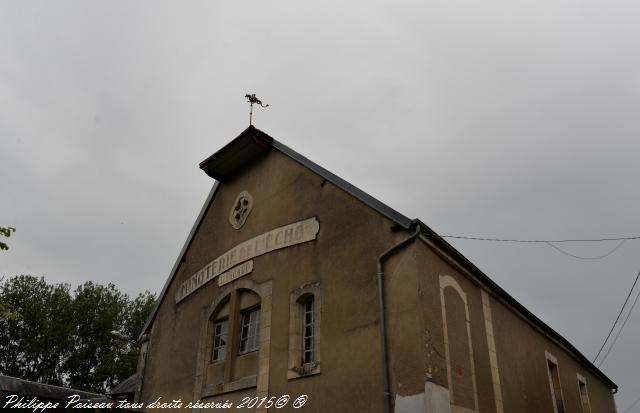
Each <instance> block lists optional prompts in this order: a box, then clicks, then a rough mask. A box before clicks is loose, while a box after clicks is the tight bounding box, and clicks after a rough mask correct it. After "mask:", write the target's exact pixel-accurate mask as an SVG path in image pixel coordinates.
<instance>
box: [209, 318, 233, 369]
mask: <svg viewBox="0 0 640 413" xmlns="http://www.w3.org/2000/svg"><path fill="white" fill-rule="evenodd" d="M228 326H229V321H228V320H219V321H216V322H215V324H214V325H213V332H214V333H213V351H212V354H211V360H212V361H220V360H224V358H225V355H226V348H227V329H228Z"/></svg>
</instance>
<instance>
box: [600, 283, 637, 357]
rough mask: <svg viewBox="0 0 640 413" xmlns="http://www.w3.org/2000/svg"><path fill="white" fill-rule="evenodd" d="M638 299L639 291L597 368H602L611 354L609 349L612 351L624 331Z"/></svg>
mask: <svg viewBox="0 0 640 413" xmlns="http://www.w3.org/2000/svg"><path fill="white" fill-rule="evenodd" d="M638 297H640V291H638V294H636V299H635V300H633V304H632V305H631V309H630V310H629V312H628V313H627V316H626V317H625V319H624V321H623V322H622V326H621V327H620V330H618V333H617V334H616V336H615V337H614V338H613V341H612V342H611V345H610V346H609V350H607V352H606V353H605V354H604V356H603V357H602V360H600V363H598V367H600V366H602V363H604V361H605V360H606V359H607V356H608V355H609V353H611V349H613V346H615V345H616V341H618V337H620V334H622V330H624V326H625V325H627V321H629V318H631V313H633V309H634V308H635V306H636V303H637V302H638Z"/></svg>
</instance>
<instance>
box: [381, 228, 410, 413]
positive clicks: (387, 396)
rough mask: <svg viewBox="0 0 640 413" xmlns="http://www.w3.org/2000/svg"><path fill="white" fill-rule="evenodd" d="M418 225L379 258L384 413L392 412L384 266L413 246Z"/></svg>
mask: <svg viewBox="0 0 640 413" xmlns="http://www.w3.org/2000/svg"><path fill="white" fill-rule="evenodd" d="M414 224H415V225H416V230H415V232H414V233H413V234H412V235H410V236H409V238H406V239H405V240H403V241H400V242H399V243H397V244H396V245H394V246H393V247H391V248H389V249H388V250H386V251H385V252H383V253H382V254H381V255H380V256H379V257H378V262H377V264H378V301H379V307H380V308H379V312H380V315H379V317H380V349H381V353H382V383H383V387H384V390H383V391H384V413H390V412H391V391H390V389H389V356H388V354H387V330H386V328H385V323H384V318H385V317H384V315H385V306H384V270H383V264H384V262H385V261H386V260H387V259H389V258H390V257H391V256H392V255H394V254H395V253H397V252H398V251H400V250H401V249H402V248H404V247H406V246H407V245H409V244H411V243H412V242H413V241H414V240H415V239H416V237H417V236H418V234H420V224H419V223H418V222H417V221H416V220H414V221H413V222H412V225H414Z"/></svg>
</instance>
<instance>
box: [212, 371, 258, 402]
mask: <svg viewBox="0 0 640 413" xmlns="http://www.w3.org/2000/svg"><path fill="white" fill-rule="evenodd" d="M257 382H258V376H257V375H255V374H254V375H253V376H247V377H243V378H241V379H238V380H236V381H232V382H231V383H223V384H216V385H212V386H207V387H205V388H204V390H203V391H202V396H201V397H211V396H216V395H218V394H224V393H231V392H234V391H238V390H244V389H250V388H252V387H256V385H257Z"/></svg>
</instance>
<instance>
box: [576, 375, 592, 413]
mask: <svg viewBox="0 0 640 413" xmlns="http://www.w3.org/2000/svg"><path fill="white" fill-rule="evenodd" d="M578 390H579V391H580V406H581V407H582V413H591V403H589V392H588V391H587V380H585V378H584V377H582V376H581V375H579V374H578Z"/></svg>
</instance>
